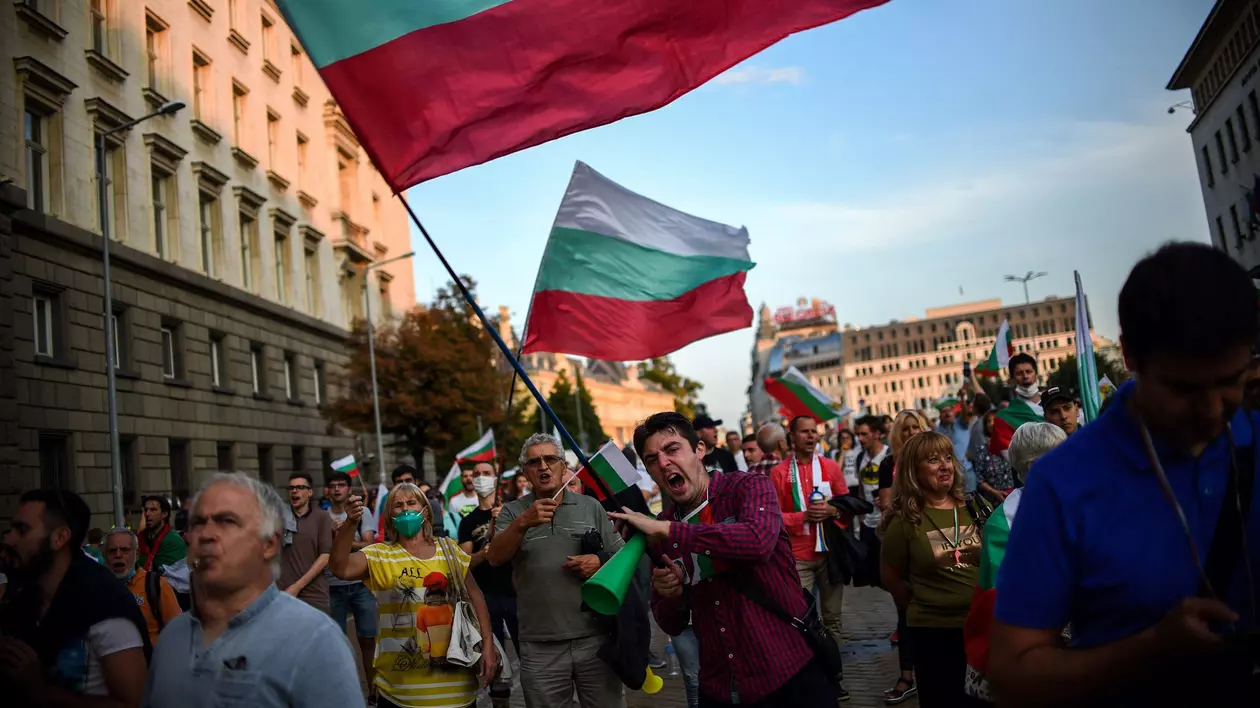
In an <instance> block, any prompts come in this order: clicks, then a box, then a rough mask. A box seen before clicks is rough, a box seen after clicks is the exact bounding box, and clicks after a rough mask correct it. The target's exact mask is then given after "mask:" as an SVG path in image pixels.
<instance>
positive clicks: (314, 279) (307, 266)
mask: <svg viewBox="0 0 1260 708" xmlns="http://www.w3.org/2000/svg"><path fill="white" fill-rule="evenodd" d="M302 261H303V263H302V265H303V270H304V271H306V272H305V273H304V275H305V278H306V287H305V288H304V291H305V292H306V311H307V312H309V313H310V314H311V315H313V316H315V317H319V251H318V250H317V249H315V248H309V247H308V248H306V249H304V255H303V258H302Z"/></svg>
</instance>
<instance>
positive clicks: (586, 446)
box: [525, 369, 608, 452]
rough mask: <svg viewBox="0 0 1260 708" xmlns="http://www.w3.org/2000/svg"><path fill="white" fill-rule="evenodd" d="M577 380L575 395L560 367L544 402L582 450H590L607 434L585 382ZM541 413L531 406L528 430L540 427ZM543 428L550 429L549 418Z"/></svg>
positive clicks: (536, 407)
mask: <svg viewBox="0 0 1260 708" xmlns="http://www.w3.org/2000/svg"><path fill="white" fill-rule="evenodd" d="M577 383H578V388H577V394H576V395H575V394H574V391H573V384H572V383H570V382H569V376H568V374H567V373H566V372H565V371H564V370H563V369H561V370H560V374H559V375H558V376H556V383H555V385H554V386H552V387H551V393H549V394H547V405H549V406H551V410H553V411H555V412H556V415H557V416H559V417H560V422H561V423H563V424H564V427H565V428H566V429H567V430H568V431H569V433H570V434H571V435H573V437H574V438H575V439H576V440H577V441H578V443H579V444H580V445H581V446H582V450H583V451H585V452H594V448H596V447H598V446H599V445H601V444H603V442H604V441H605V440H607V439H608V435H607V434H605V433H604V426H603V424H602V423H600V421H599V414H597V413H596V412H595V404H594V403H593V402H592V401H591V392H590V391H589V390H587V388H586V382H585V381H584V380H583V379H582V378H581V376H579V377H578V382H577ZM525 395H527V396H528V395H529V394H528V393H526V394H525ZM578 400H581V409H582V416H581V425H579V424H578ZM542 415H543V412H542V409H541V408H540V407H538V406H534V412H533V413H532V414H531V415H530V417H529V426H528V427H529V430H530V432H531V433H532V432H537V431H541V430H543V423H542V422H541V420H540V419H541V416H542ZM545 428H546V432H548V433H550V432H551V431H552V423H551V421H547V423H546V426H545Z"/></svg>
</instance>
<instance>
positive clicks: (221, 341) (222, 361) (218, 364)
mask: <svg viewBox="0 0 1260 708" xmlns="http://www.w3.org/2000/svg"><path fill="white" fill-rule="evenodd" d="M227 361H228V360H227V337H226V336H225V335H223V334H222V333H219V332H211V333H210V383H211V384H212V385H214V386H216V387H218V388H227V380H228V376H227Z"/></svg>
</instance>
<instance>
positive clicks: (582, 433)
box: [573, 367, 591, 452]
mask: <svg viewBox="0 0 1260 708" xmlns="http://www.w3.org/2000/svg"><path fill="white" fill-rule="evenodd" d="M574 373H575V374H577V376H576V378H577V386H576V387H575V388H574V389H573V407H574V408H576V409H577V424H578V440H579V441H581V443H582V451H583V452H586V451H587V450H588V449H590V447H591V446H590V444H589V443H587V441H586V430H585V429H584V428H583V426H582V372H581V371H578V370H577V368H576V367H575V368H574Z"/></svg>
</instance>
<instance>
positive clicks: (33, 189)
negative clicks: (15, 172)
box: [24, 108, 48, 211]
mask: <svg viewBox="0 0 1260 708" xmlns="http://www.w3.org/2000/svg"><path fill="white" fill-rule="evenodd" d="M24 118H25V120H24V130H25V137H26V206H27V207H29V208H30V209H32V210H34V211H47V209H48V198H47V195H48V144H47V142H46V140H47V138H46V137H45V136H46V134H47V132H48V131H47V125H46V123H47V120H46V119H45V117H44V116H42V115H40V114H38V113H36V112H34V111H32V110H30V109H29V108H28V109H26V112H25V116H24Z"/></svg>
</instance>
